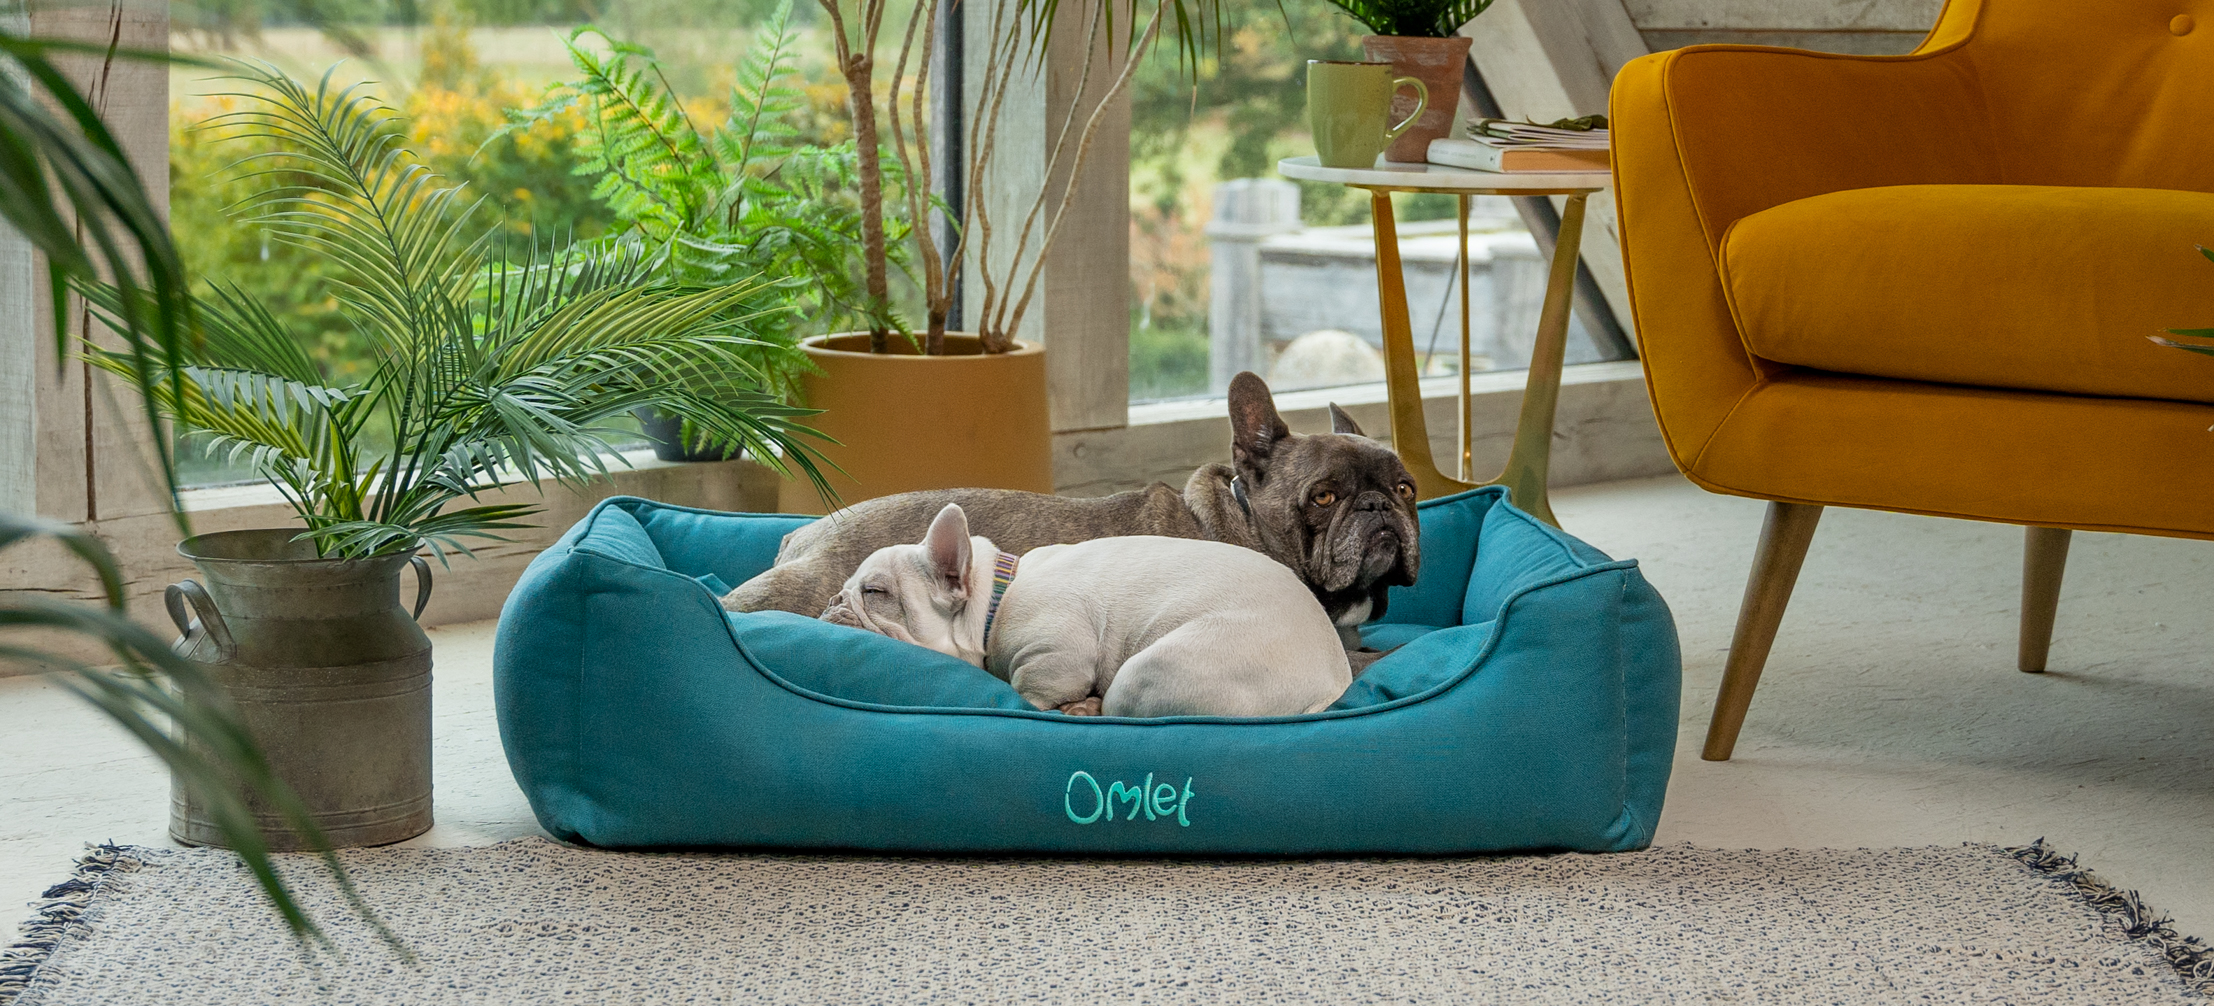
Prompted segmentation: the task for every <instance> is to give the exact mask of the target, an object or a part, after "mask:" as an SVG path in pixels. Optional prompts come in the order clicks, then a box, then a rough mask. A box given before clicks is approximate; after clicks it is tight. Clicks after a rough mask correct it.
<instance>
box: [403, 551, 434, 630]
mask: <svg viewBox="0 0 2214 1006" xmlns="http://www.w3.org/2000/svg"><path fill="white" fill-rule="evenodd" d="M407 564H408V565H410V566H413V567H415V614H414V616H413V617H414V618H416V619H417V620H421V619H422V617H423V606H424V605H426V604H429V603H431V564H430V563H427V562H424V561H423V557H422V556H419V555H414V556H409V557H408V560H407Z"/></svg>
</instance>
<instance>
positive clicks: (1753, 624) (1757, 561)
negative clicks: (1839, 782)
mask: <svg viewBox="0 0 2214 1006" xmlns="http://www.w3.org/2000/svg"><path fill="white" fill-rule="evenodd" d="M1821 520H1822V508H1821V507H1818V506H1813V505H1811V504H1806V503H1770V504H1768V520H1767V521H1766V522H1765V523H1763V524H1762V525H1761V528H1760V547H1759V549H1758V550H1757V551H1755V552H1754V553H1753V572H1752V574H1751V575H1749V576H1747V577H1746V579H1745V603H1744V604H1742V605H1740V606H1739V607H1738V609H1737V634H1736V635H1735V636H1733V637H1732V638H1731V639H1730V659H1729V662H1728V663H1726V664H1724V665H1723V667H1722V691H1721V693H1720V694H1718V695H1716V696H1715V697H1714V718H1713V719H1712V720H1709V721H1708V722H1707V746H1706V750H1705V751H1703V752H1701V753H1700V757H1702V758H1705V759H1706V760H1708V761H1728V760H1730V752H1731V751H1732V750H1734V749H1736V747H1737V731H1738V728H1739V727H1742V726H1744V725H1745V708H1746V707H1747V706H1750V705H1752V703H1753V688H1754V687H1755V686H1756V685H1759V684H1760V669H1761V667H1762V665H1764V664H1766V663H1768V648H1769V647H1770V646H1772V645H1774V644H1775V642H1776V626H1777V625H1779V624H1781V623H1782V622H1783V616H1784V608H1785V606H1787V605H1789V604H1790V603H1791V588H1792V587H1793V586H1795V585H1796V584H1797V583H1798V582H1799V566H1800V565H1801V564H1803V563H1805V562H1806V558H1807V546H1808V545H1809V544H1811V543H1813V541H1814V526H1815V525H1816V524H1817V523H1819V522H1820V521H1821Z"/></svg>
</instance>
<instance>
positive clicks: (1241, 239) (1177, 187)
mask: <svg viewBox="0 0 2214 1006" xmlns="http://www.w3.org/2000/svg"><path fill="white" fill-rule="evenodd" d="M1224 16H1225V18H1226V19H1227V24H1226V30H1225V33H1224V37H1223V40H1222V45H1221V46H1220V47H1219V49H1217V50H1213V51H1206V52H1203V54H1202V56H1203V58H1202V60H1201V63H1200V66H1199V68H1198V73H1197V74H1196V75H1194V74H1191V73H1188V72H1186V71H1185V69H1184V68H1182V67H1180V66H1179V65H1178V64H1177V63H1176V62H1175V60H1174V59H1173V58H1157V59H1155V60H1154V61H1153V62H1152V63H1151V64H1150V65H1148V66H1147V68H1146V72H1145V74H1144V75H1143V76H1142V77H1141V78H1140V79H1139V82H1138V83H1139V87H1138V90H1137V92H1136V94H1135V97H1134V106H1133V109H1132V113H1131V138H1130V160H1131V165H1130V216H1131V224H1130V226H1131V241H1130V285H1131V312H1130V400H1131V401H1133V402H1146V401H1158V400H1163V399H1175V398H1191V397H1204V396H1210V395H1219V394H1221V393H1222V391H1223V389H1224V388H1225V387H1226V386H1227V383H1228V379H1229V377H1230V376H1231V375H1232V374H1234V373H1235V372H1236V371H1237V370H1238V369H1245V368H1250V369H1253V370H1255V371H1257V372H1259V373H1261V374H1262V376H1264V377H1266V378H1268V379H1269V384H1270V386H1271V387H1272V388H1274V389H1276V390H1278V391H1286V390H1294V389H1299V388H1317V387H1332V386H1338V385H1347V384H1364V383H1370V382H1374V381H1380V380H1382V379H1383V358H1382V355H1381V345H1382V333H1381V331H1380V323H1379V320H1378V312H1377V302H1376V301H1377V298H1376V284H1375V268H1376V266H1375V261H1376V260H1375V252H1376V249H1375V243H1374V241H1373V239H1372V237H1371V235H1370V231H1369V210H1368V198H1367V194H1366V193H1364V192H1359V191H1355V190H1352V189H1348V188H1345V187H1344V186H1339V185H1326V184H1316V183H1307V182H1300V183H1292V182H1287V181H1284V180H1283V179H1282V178H1280V177H1279V176H1278V175H1277V174H1276V171H1275V165H1276V162H1277V160H1278V159H1280V158H1284V157H1292V156H1298V155H1302V154H1311V153H1313V152H1314V148H1313V145H1312V143H1311V141H1310V140H1309V138H1308V134H1307V126H1306V88H1305V83H1306V82H1305V78H1306V63H1305V61H1306V60H1308V59H1362V58H1364V57H1363V56H1362V54H1361V47H1360V39H1359V36H1360V32H1361V29H1360V28H1359V27H1358V26H1356V25H1355V24H1354V23H1353V22H1352V21H1351V20H1350V19H1349V18H1347V17H1345V16H1344V15H1343V14H1342V13H1340V12H1339V11H1338V10H1337V9H1336V8H1335V7H1332V6H1330V5H1328V4H1326V3H1322V2H1319V0H1288V2H1287V3H1285V4H1284V5H1283V7H1282V8H1281V10H1279V8H1278V7H1277V5H1274V4H1250V5H1241V6H1239V7H1238V8H1236V9H1234V10H1232V9H1226V10H1225V14H1224ZM1195 76H1196V79H1195ZM1434 97H1435V96H1433V98H1434ZM1393 207H1394V216H1395V217H1396V218H1397V220H1398V221H1399V224H1400V227H1399V231H1400V237H1401V242H1402V243H1401V256H1402V259H1403V261H1404V263H1405V265H1406V270H1407V293H1408V301H1409V308H1410V312H1411V315H1412V320H1413V325H1414V334H1415V343H1416V349H1417V350H1418V351H1419V352H1420V353H1421V354H1422V361H1421V363H1422V372H1423V373H1424V374H1426V375H1441V374H1451V373H1454V372H1455V371H1457V370H1458V368H1459V352H1458V349H1459V333H1460V284H1459V283H1457V282H1455V280H1454V277H1455V265H1456V264H1457V260H1458V258H1459V253H1458V245H1459V242H1458V239H1457V232H1458V225H1457V224H1456V223H1455V221H1454V216H1455V213H1456V207H1455V200H1454V198H1453V197H1451V196H1428V195H1411V196H1410V195H1401V196H1396V197H1394V203H1393ZM1470 224H1471V230H1472V235H1471V242H1470V244H1471V247H1470V254H1469V260H1468V263H1467V266H1466V267H1467V269H1468V270H1469V274H1470V281H1471V282H1470V298H1469V300H1470V303H1469V310H1470V321H1471V325H1470V327H1471V332H1472V337H1471V344H1472V357H1471V364H1472V367H1473V368H1474V369H1476V370H1514V369H1521V368H1523V367H1526V366H1527V365H1528V362H1529V352H1530V343H1531V341H1532V339H1533V338H1534V336H1535V333H1536V327H1537V315H1538V309H1539V307H1540V305H1541V304H1542V301H1543V297H1544V290H1545V276H1546V263H1545V260H1544V259H1543V258H1542V257H1541V256H1540V254H1539V249H1538V245H1537V242H1536V241H1535V240H1533V239H1532V237H1531V235H1530V233H1529V232H1528V230H1526V229H1525V228H1524V225H1523V221H1522V218H1521V216H1520V215H1519V214H1518V213H1517V211H1516V209H1515V207H1514V205H1513V203H1512V202H1511V201H1509V200H1506V199H1503V198H1496V197H1483V198H1479V199H1477V200H1476V201H1475V205H1474V207H1473V209H1472V212H1471V221H1470ZM1613 355H1615V354H1610V353H1607V352H1604V351H1603V350H1602V349H1601V348H1600V346H1599V344H1598V343H1595V342H1594V340H1592V338H1591V337H1590V336H1589V335H1588V334H1587V333H1586V332H1585V330H1584V326H1583V323H1582V320H1581V319H1580V318H1579V319H1577V320H1576V321H1575V322H1574V323H1573V324H1572V329H1571V332H1570V337H1569V349H1568V359H1569V362H1571V363H1577V362H1588V361H1593V360H1600V359H1607V358H1611V357H1612V356H1613Z"/></svg>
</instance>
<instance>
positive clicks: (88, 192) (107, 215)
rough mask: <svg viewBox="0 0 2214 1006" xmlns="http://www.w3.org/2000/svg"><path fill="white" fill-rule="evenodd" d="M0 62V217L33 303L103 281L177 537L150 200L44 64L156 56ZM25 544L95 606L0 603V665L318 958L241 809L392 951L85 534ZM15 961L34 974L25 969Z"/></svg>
mask: <svg viewBox="0 0 2214 1006" xmlns="http://www.w3.org/2000/svg"><path fill="white" fill-rule="evenodd" d="M0 53H5V55H6V58H7V59H8V60H9V61H10V65H11V66H12V67H14V68H15V70H16V72H12V73H7V74H0V139H4V140H5V141H6V143H7V144H8V146H9V147H10V149H12V150H14V151H15V152H16V154H17V156H15V157H13V158H11V159H9V160H8V161H7V162H6V163H5V164H0V178H5V179H6V181H7V191H6V193H5V195H4V196H0V219H4V220H6V221H7V222H8V224H9V225H11V226H12V227H13V228H14V229H15V231H16V232H17V233H18V234H20V235H22V236H23V238H24V239H25V240H26V241H27V242H28V243H29V244H31V245H32V246H33V247H35V248H37V249H38V250H39V251H40V252H41V253H42V254H43V256H44V261H45V263H46V269H47V277H48V280H49V290H50V291H52V295H53V296H54V297H55V298H56V299H57V300H59V299H60V297H61V296H62V295H63V292H64V290H65V289H67V288H68V287H70V286H78V287H80V288H82V287H83V286H84V285H87V284H91V283H93V282H95V281H96V280H97V279H98V278H99V277H102V276H106V277H112V278H113V279H114V281H115V283H116V289H114V290H113V291H111V293H112V295H113V296H114V298H115V299H116V301H117V303H118V305H119V309H118V310H117V311H115V312H114V313H113V314H111V315H110V320H112V321H114V322H117V323H118V326H119V327H114V328H112V329H111V333H112V335H113V336H114V337H115V342H116V344H117V345H118V346H119V347H121V348H120V349H119V350H118V351H117V355H119V356H123V357H126V358H129V359H131V360H133V363H132V365H131V368H130V369H131V372H132V373H133V375H134V377H135V383H136V384H137V387H136V390H137V392H138V393H139V398H140V400H141V401H142V402H144V403H145V405H146V411H145V418H146V420H147V426H148V428H149V430H151V431H153V432H154V433H156V434H157V435H156V436H155V437H154V438H153V440H152V446H153V448H154V450H153V454H154V456H155V459H156V461H157V464H158V467H159V469H160V472H159V475H160V477H161V480H162V483H163V484H164V485H165V486H167V487H168V488H169V490H170V494H171V495H170V502H171V507H170V512H171V515H172V517H173V518H174V519H175V520H176V523H177V526H178V527H179V528H180V529H181V530H185V531H186V532H187V533H189V530H190V521H189V519H188V518H187V516H186V515H185V513H184V512H183V510H182V509H181V508H179V507H177V506H176V497H175V486H176V478H175V471H176V469H175V465H174V456H173V454H172V452H171V451H170V449H169V445H168V443H167V441H166V439H165V438H164V437H162V436H160V435H159V434H160V433H161V432H162V430H161V428H160V422H159V413H158V411H157V410H156V408H155V407H154V405H153V404H152V403H153V401H154V398H155V396H156V395H157V394H158V393H159V392H160V390H161V389H164V388H168V389H171V390H174V389H177V388H179V387H181V386H182V383H183V381H184V380H185V374H184V373H183V372H182V369H181V365H180V362H179V361H180V358H181V356H182V355H183V353H182V348H183V347H185V346H186V345H188V344H189V341H190V339H191V337H192V336H191V332H192V329H193V327H194V326H193V311H192V303H191V299H190V297H189V293H188V288H187V282H186V278H185V273H184V270H183V268H182V264H181V260H180V256H179V255H178V253H177V249H176V247H175V245H174V244H173V243H172V242H171V240H170V236H169V231H168V228H167V227H166V226H165V225H164V223H163V221H162V215H161V212H160V211H159V210H158V209H157V203H156V201H155V200H154V199H152V198H150V197H149V196H148V194H147V192H146V189H145V186H144V185H143V183H142V182H141V181H140V179H139V177H138V174H137V172H136V170H135V169H134V168H133V167H132V162H131V159H130V157H129V156H128V155H127V153H126V152H125V150H124V149H123V146H122V144H120V143H119V142H118V141H117V139H116V137H115V136H114V135H112V134H111V133H110V132H109V130H108V128H107V125H106V123H105V122H103V121H102V118H101V115H100V113H99V112H98V111H97V110H96V109H94V108H93V107H92V105H91V104H90V102H88V101H87V100H86V99H85V97H84V95H83V94H81V93H80V91H79V82H78V81H75V80H72V79H71V78H70V76H69V75H68V74H65V73H64V72H63V71H62V69H61V67H60V65H58V64H59V63H60V61H59V60H56V59H54V58H52V57H53V56H54V55H55V54H57V53H59V54H63V55H66V56H84V55H91V56H94V57H96V58H98V59H101V60H107V61H115V60H153V61H164V60H167V59H169V58H170V57H169V55H168V54H167V53H165V52H143V51H132V50H129V49H119V48H115V47H111V46H108V45H87V44H85V43H82V42H74V41H66V40H56V39H41V38H27V37H23V36H21V35H18V34H14V33H13V32H8V31H0ZM73 313H74V312H69V311H62V310H55V311H52V312H50V314H51V317H52V321H53V324H54V328H53V333H52V334H53V338H54V343H55V348H56V354H55V356H56V359H57V360H66V359H68V348H69V344H70V342H71V336H70V332H69V324H68V319H69V316H70V315H71V314H73ZM41 541H46V542H52V543H55V544H58V545H59V546H61V547H62V548H63V549H64V550H66V551H67V552H68V553H70V554H71V555H72V556H74V557H75V558H76V559H77V560H79V561H80V562H81V563H82V564H83V565H84V566H85V567H86V568H88V569H89V570H90V571H91V572H92V573H93V575H94V579H95V580H96V581H97V584H98V592H99V595H100V597H101V598H102V600H103V601H104V602H105V603H103V604H100V605H91V604H84V603H78V602H71V601H61V600H55V599H53V598H52V597H50V596H48V595H47V593H46V592H45V591H40V590H31V591H8V592H0V595H4V596H0V661H4V662H21V663H23V664H27V665H29V666H32V667H40V668H45V669H49V670H53V671H55V672H57V678H58V679H59V680H60V682H61V684H62V685H63V687H65V688H68V689H69V690H71V691H73V692H75V693H76V694H77V695H78V696H80V697H82V698H83V699H84V700H85V701H86V702H88V703H90V704H91V705H92V706H93V707H94V708H96V709H98V710H100V711H101V712H102V713H103V714H105V715H106V716H107V717H109V718H110V719H111V720H112V721H113V722H114V723H115V724H116V725H117V726H118V727H120V728H122V729H123V730H124V731H125V732H126V733H128V734H129V735H131V736H132V737H133V738H135V739H137V740H138V741H139V742H140V743H142V744H143V745H145V747H146V748H147V750H148V751H150V752H151V753H153V754H154V755H155V756H156V757H158V758H160V759H161V760H162V762H163V763H164V764H166V765H168V766H169V768H170V770H171V772H172V773H173V774H174V775H175V777H176V778H177V779H178V781H179V783H180V785H181V786H182V787H183V788H185V789H187V790H189V791H192V792H194V793H195V798H196V799H197V800H199V801H200V802H201V803H202V804H203V805H205V806H207V807H208V808H209V809H210V814H209V816H210V817H211V818H212V820H213V821H214V823H215V824H216V826H217V827H218V828H219V829H220V830H221V831H222V833H223V836H224V843H223V844H225V845H228V846H230V847H231V848H233V849H236V850H237V852H238V855H239V857H240V859H241V861H242V863H243V865H244V866H245V867H246V868H247V869H248V871H249V872H250V873H251V874H252V875H253V877H254V878H255V880H256V882H257V883H258V884H259V886H260V887H261V889H262V891H263V893H264V894H265V895H267V897H268V899H269V901H270V904H271V906H272V907H273V908H275V909H276V911H277V913H278V914H279V916H280V917H281V918H282V919H283V920H284V922H285V923H286V925H287V927H288V928H289V929H290V930H291V932H292V933H293V935H294V936H295V937H298V938H301V939H302V940H303V941H304V940H307V939H310V938H312V939H314V940H316V941H317V942H318V943H319V944H320V945H323V946H331V945H332V943H331V941H330V939H329V937H328V936H327V935H326V934H325V933H324V932H323V930H322V929H321V927H319V926H318V925H317V924H316V922H315V920H314V919H312V918H311V917H309V916H308V914H307V913H306V912H305V911H304V910H303V909H302V907H301V905H300V904H299V902H298V901H296V900H295V899H294V898H293V896H292V893H291V888H290V885H289V883H288V881H287V879H286V877H285V876H284V875H280V874H279V873H278V872H277V871H276V869H275V868H274V867H273V865H272V863H271V860H270V857H269V850H268V846H267V843H266V841H265V839H266V830H267V829H264V828H263V827H262V826H261V824H260V821H259V820H257V817H256V815H255V814H253V813H252V812H251V809H250V807H249V803H248V800H249V795H250V797H251V799H252V800H254V801H255V802H257V803H258V804H259V805H260V806H263V807H267V808H274V809H276V811H277V813H278V815H279V816H280V817H282V818H284V819H285V821H286V822H287V823H288V825H289V827H288V828H287V829H286V830H291V831H297V832H300V833H303V834H306V835H308V836H310V838H311V844H313V845H314V846H315V847H316V848H319V849H323V850H324V852H325V855H324V857H323V861H324V864H325V865H326V866H327V867H328V869H329V870H330V872H331V874H332V875H333V877H334V878H335V879H336V880H337V882H338V886H339V889H340V890H341V892H342V893H343V895H344V897H345V898H346V900H347V903H348V905H349V906H350V907H351V908H352V910H353V911H355V912H356V913H358V914H359V916H360V917H362V918H363V919H365V920H366V921H368V922H369V923H370V924H371V925H372V926H373V927H374V929H375V930H376V931H377V933H378V934H379V935H380V936H381V937H382V938H383V939H384V940H385V942H386V943H387V944H388V945H390V946H393V947H395V948H398V949H402V950H403V952H404V947H402V946H401V944H399V942H398V941H397V939H396V937H395V936H394V934H392V933H391V932H390V931H389V930H388V929H387V928H386V927H385V926H384V924H383V923H382V922H381V921H379V920H378V919H377V918H376V916H375V915H374V914H373V913H371V912H370V911H369V909H368V907H367V905H366V904H364V903H363V902H362V900H361V898H360V896H359V894H358V892H357V891H356V890H355V888H354V886H353V883H352V881H351V880H350V879H349V878H348V876H347V874H346V872H345V870H344V868H343V867H342V865H341V864H340V863H339V861H338V860H337V859H336V858H335V857H334V856H332V855H330V854H329V850H328V845H327V842H325V841H324V840H323V839H322V837H321V836H320V833H319V831H318V829H317V827H316V824H315V821H314V820H313V819H312V816H311V815H310V814H309V813H308V811H307V808H306V807H305V805H304V804H302V803H301V801H300V800H299V798H298V797H297V796H296V795H295V794H294V793H293V792H292V791H291V789H290V788H289V787H287V786H286V785H285V783H284V781H283V780H282V779H280V778H278V777H277V775H276V774H275V773H274V772H272V771H271V769H270V766H269V763H268V761H267V760H266V759H265V758H264V757H263V756H262V752H261V750H260V746H259V745H258V744H257V743H256V742H255V739H254V737H253V735H252V734H251V733H250V732H249V731H248V730H247V729H246V728H245V726H244V724H243V723H241V722H240V719H239V716H238V713H237V710H236V708H235V707H234V706H233V705H232V704H231V702H230V701H229V698H228V696H226V695H225V694H224V692H223V690H222V689H221V688H220V687H218V686H217V685H216V684H215V683H214V682H213V681H211V680H210V679H209V678H208V677H207V676H206V675H204V674H202V673H201V672H200V669H199V668H198V667H196V666H195V665H193V664H192V663H191V662H189V661H186V660H183V659H181V658H179V657H178V656H177V655H176V654H174V653H173V652H172V651H171V650H170V647H169V645H168V644H167V643H166V642H164V641H163V640H162V639H161V638H160V637H158V636H156V635H154V634H153V633H152V632H149V631H147V630H146V629H145V628H144V627H143V626H141V625H139V624H138V623H136V622H135V621H133V620H132V619H131V618H130V617H129V614H128V611H127V608H126V604H125V589H124V585H125V583H126V582H127V581H126V578H125V574H124V571H123V570H122V569H120V568H119V567H118V565H117V564H116V561H115V558H114V556H113V555H112V554H111V553H110V552H109V551H108V549H107V546H106V545H105V544H103V543H102V542H101V540H100V536H99V535H98V534H97V533H95V532H92V531H90V530H87V529H83V528H78V527H72V526H69V525H66V524H60V523H57V522H52V521H46V520H42V519H39V518H37V517H33V516H30V515H26V514H18V513H13V512H5V511H0V550H7V549H11V548H14V547H16V546H19V545H32V547H36V543H38V542H41ZM83 643H93V644H96V645H97V648H96V649H95V650H94V651H93V652H95V653H99V654H101V655H100V656H88V655H87V654H85V653H84V652H81V648H82V644H83ZM293 879H297V875H293ZM52 917H53V916H51V915H49V916H48V918H52ZM34 925H35V923H34ZM49 945H50V944H49ZM31 946H36V944H32V945H31ZM33 953H34V955H35V953H36V951H35V950H34V951H33ZM0 956H6V955H0ZM30 959H31V960H32V961H33V962H35V961H36V957H35V956H33V957H32V958H30ZM24 960H25V958H23V957H21V956H16V957H15V958H14V959H13V960H11V961H10V962H9V963H11V964H14V965H18V966H20V965H21V964H22V963H23V962H24ZM18 973H20V970H18Z"/></svg>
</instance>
